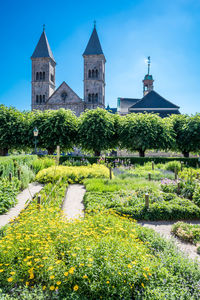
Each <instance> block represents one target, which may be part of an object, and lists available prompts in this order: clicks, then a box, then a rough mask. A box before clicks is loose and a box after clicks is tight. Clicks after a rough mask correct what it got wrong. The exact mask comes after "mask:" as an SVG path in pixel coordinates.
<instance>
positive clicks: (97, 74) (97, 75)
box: [95, 70, 99, 78]
mask: <svg viewBox="0 0 200 300" xmlns="http://www.w3.org/2000/svg"><path fill="white" fill-rule="evenodd" d="M95 75H96V78H98V77H99V72H98V70H96V72H95Z"/></svg>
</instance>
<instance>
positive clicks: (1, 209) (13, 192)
mask: <svg viewBox="0 0 200 300" xmlns="http://www.w3.org/2000/svg"><path fill="white" fill-rule="evenodd" d="M19 188H20V182H19V180H18V179H16V178H13V179H12V181H11V182H10V181H9V180H8V179H6V178H3V179H1V180H0V214H4V213H5V212H7V211H8V210H9V208H11V207H13V206H14V205H15V204H16V203H17V198H16V196H17V194H18V192H19Z"/></svg>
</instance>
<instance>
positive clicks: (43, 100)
mask: <svg viewBox="0 0 200 300" xmlns="http://www.w3.org/2000/svg"><path fill="white" fill-rule="evenodd" d="M42 98H43V103H45V95H43V96H42Z"/></svg>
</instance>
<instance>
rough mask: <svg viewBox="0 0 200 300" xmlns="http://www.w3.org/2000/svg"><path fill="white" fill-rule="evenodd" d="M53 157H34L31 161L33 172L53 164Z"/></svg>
mask: <svg viewBox="0 0 200 300" xmlns="http://www.w3.org/2000/svg"><path fill="white" fill-rule="evenodd" d="M55 164H56V162H55V158H50V157H43V158H38V159H35V160H34V161H33V162H32V168H33V171H34V172H35V174H37V173H38V172H39V171H41V170H43V169H46V168H49V167H52V166H55Z"/></svg>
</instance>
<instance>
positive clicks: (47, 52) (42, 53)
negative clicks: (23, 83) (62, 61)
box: [31, 30, 55, 62]
mask: <svg viewBox="0 0 200 300" xmlns="http://www.w3.org/2000/svg"><path fill="white" fill-rule="evenodd" d="M39 57H50V58H51V59H52V60H53V61H54V62H55V59H54V57H53V53H52V51H51V48H50V46H49V42H48V40H47V36H46V33H45V31H44V30H43V32H42V34H41V37H40V40H39V42H38V44H37V46H36V48H35V50H34V52H33V55H32V56H31V58H39Z"/></svg>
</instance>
